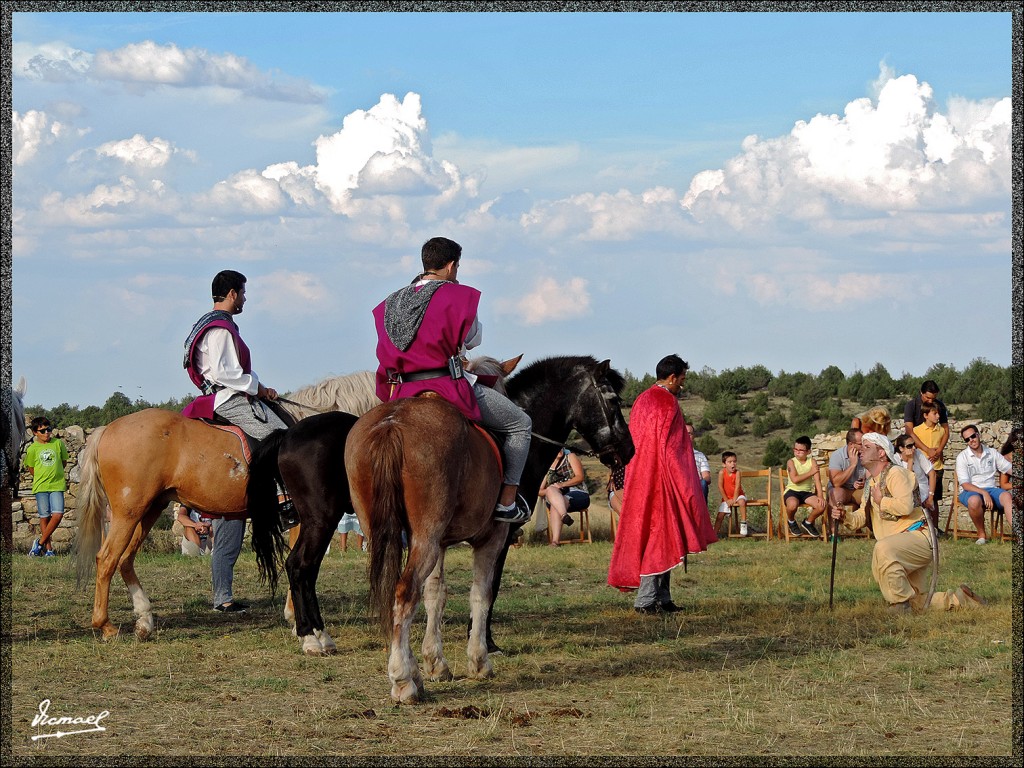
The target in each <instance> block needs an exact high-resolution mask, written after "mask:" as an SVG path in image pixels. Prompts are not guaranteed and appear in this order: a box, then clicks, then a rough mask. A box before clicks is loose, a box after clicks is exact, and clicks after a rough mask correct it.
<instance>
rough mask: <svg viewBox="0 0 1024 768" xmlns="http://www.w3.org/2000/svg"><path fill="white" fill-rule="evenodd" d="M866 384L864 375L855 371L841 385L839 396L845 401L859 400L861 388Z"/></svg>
mask: <svg viewBox="0 0 1024 768" xmlns="http://www.w3.org/2000/svg"><path fill="white" fill-rule="evenodd" d="M863 384H864V374H863V373H861V372H860V371H854V372H853V373H851V374H850V375H849V376H847V377H846V379H845V380H843V382H842V383H841V384H840V385H839V392H838V394H839V396H840V397H841V398H843V399H844V400H859V399H860V388H861V386H862V385H863Z"/></svg>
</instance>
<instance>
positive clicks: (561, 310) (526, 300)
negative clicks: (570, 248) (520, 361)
mask: <svg viewBox="0 0 1024 768" xmlns="http://www.w3.org/2000/svg"><path fill="white" fill-rule="evenodd" d="M495 308H496V309H497V311H498V312H499V313H500V314H504V315H512V316H514V317H516V318H518V320H519V322H520V323H521V324H523V325H542V324H544V323H549V322H551V321H555V320H569V319H572V318H576V317H584V316H586V315H588V314H590V293H589V291H588V283H587V280H585V279H584V278H582V277H573V278H570V279H569V280H567V281H558V280H555V278H553V277H542V278H540V279H539V280H537V282H535V283H534V285H533V288H532V289H531V290H530V291H529V293H527V294H525V295H524V296H522V297H520V298H518V299H499V300H498V301H496V302H495Z"/></svg>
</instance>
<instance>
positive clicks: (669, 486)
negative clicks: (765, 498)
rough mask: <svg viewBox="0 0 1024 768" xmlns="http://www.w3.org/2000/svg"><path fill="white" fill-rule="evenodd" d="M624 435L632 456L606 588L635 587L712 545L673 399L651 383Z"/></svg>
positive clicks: (711, 530)
mask: <svg viewBox="0 0 1024 768" xmlns="http://www.w3.org/2000/svg"><path fill="white" fill-rule="evenodd" d="M629 432H630V434H631V435H632V437H633V445H634V446H635V448H636V455H634V456H633V459H632V460H631V461H630V462H629V464H628V465H627V466H626V486H625V489H624V490H623V495H622V514H621V515H620V517H619V528H618V532H617V533H616V536H615V545H614V547H613V549H612V561H611V565H610V566H609V567H608V584H609V585H611V586H613V587H618V588H619V589H621V590H623V591H625V590H629V589H637V588H638V587H639V586H640V577H641V576H655V575H657V574H660V573H665V572H666V571H669V570H671V569H672V568H675V567H676V566H677V565H679V564H680V563H682V561H683V557H684V556H685V555H687V554H688V553H694V552H703V551H704V550H706V549H707V548H708V544H712V543H714V542H716V541H718V537H717V536H715V531H714V528H713V527H712V525H711V518H710V516H709V515H708V507H707V504H706V502H705V501H704V492H703V490H702V489H701V485H700V476H699V475H698V474H697V464H696V462H694V460H693V447H692V446H691V444H690V436H689V434H687V432H686V421H685V419H684V418H683V414H682V411H680V410H679V404H678V402H677V401H676V398H675V396H674V395H673V394H672V393H671V392H669V391H667V390H666V389H664V388H662V387H659V386H657V385H655V386H653V387H651V388H650V389H648V390H647V391H646V392H643V393H642V394H641V395H640V396H639V397H638V398H637V399H636V402H635V403H634V404H633V409H632V411H631V412H630V417H629Z"/></svg>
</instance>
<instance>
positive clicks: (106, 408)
mask: <svg viewBox="0 0 1024 768" xmlns="http://www.w3.org/2000/svg"><path fill="white" fill-rule="evenodd" d="M624 376H625V379H626V387H625V390H624V391H623V400H624V401H625V402H626V404H627V405H632V404H633V401H634V400H636V398H637V395H639V394H640V393H641V392H643V391H644V390H645V389H647V388H648V387H650V386H651V385H652V384H654V376H653V375H651V374H645V375H644V376H643V377H642V378H637V377H636V376H634V375H633V374H632V373H630V372H629V371H625V372H624ZM926 379H932V380H934V381H935V382H936V383H937V384H938V385H939V390H940V394H939V399H941V400H942V401H943V402H944V403H946V405H947V406H953V405H955V404H957V403H969V404H971V405H973V406H975V413H976V414H977V416H978V418H979V419H981V420H983V421H995V420H998V419H1009V418H1012V406H1011V400H1012V395H1011V393H1012V391H1013V384H1012V369H1011V368H1008V367H1002V366H998V365H993V364H992V363H990V362H988V361H987V360H985V359H982V358H978V359H975V360H973V361H971V363H970V364H969V365H968V366H967V367H966V368H964V370H962V371H958V370H957V369H956V368H955V367H954V366H952V365H946V364H944V363H938V364H936V365H933V366H932V367H930V368H929V369H928V370H927V371H925V372H924V374H923V375H921V376H912V375H910V374H909V373H903V374H902V375H901V376H900V378H898V379H894V378H893V377H892V375H891V374H890V373H889V372H888V371H887V370H886V369H885V366H883V365H882V364H881V363H876V364H875V366H874V367H873V368H872V369H871V370H870V371H868V372H867V373H861V372H860V371H855V372H854V373H852V374H850V375H849V376H847V375H846V374H844V373H843V372H842V370H840V369H839V368H837V367H836V366H834V365H830V366H829V367H828V368H826V369H825V370H823V371H822V372H821V373H819V374H818V375H817V376H815V375H814V374H810V373H787V372H786V371H779V372H778V373H777V374H773V373H772V372H771V371H769V370H768V369H767V368H765V367H764V366H763V365H755V366H752V367H750V368H745V367H744V368H733V369H729V370H725V371H722V372H721V373H719V372H716V371H715V370H713V369H711V368H707V367H705V368H702V369H701V370H699V371H690V372H689V373H688V374H687V376H686V392H687V393H689V394H691V395H697V396H699V397H701V398H702V399H704V400H706V401H708V406H707V408H706V409H705V412H704V420H707V421H709V422H713V423H718V424H724V425H725V426H726V428H727V430H728V428H729V425H730V422H733V424H732V428H733V429H740V428H744V427H742V426H741V425H743V424H745V423H747V422H748V421H749V423H750V429H751V430H752V431H753V432H754V434H755V435H756V434H758V433H759V432H761V433H762V434H767V433H768V432H771V431H773V430H774V429H778V428H780V427H781V426H782V425H776V424H774V423H773V420H778V418H779V412H778V410H777V409H774V410H773V409H771V408H769V407H768V398H769V397H782V398H787V399H789V400H791V401H792V404H791V407H790V409H789V411H790V412H789V417H788V419H786V421H787V424H786V426H793V427H798V426H800V425H802V424H805V423H806V424H807V425H810V424H813V423H815V422H818V421H820V420H822V419H824V420H826V421H827V423H828V428H829V431H834V430H838V429H844V428H845V427H846V426H847V425H848V424H849V416H848V415H844V413H846V412H848V411H849V409H848V408H847V409H845V411H844V409H843V401H847V402H854V403H858V404H859V405H862V406H863V407H864V408H867V407H869V406H871V405H874V404H875V403H876V402H880V401H886V400H893V399H896V398H908V399H909V398H910V397H913V396H914V395H916V394H917V393H918V392H919V391H920V388H921V382H922V381H924V380H926ZM750 393H756V396H755V397H754V398H752V399H751V400H749V401H748V402H747V403H746V404H745V405H741V404H740V403H738V402H737V399H736V398H737V397H738V396H739V395H747V394H750ZM191 399H192V398H191V397H183V398H180V399H173V398H172V399H170V400H167V401H165V402H162V403H150V402H147V401H146V400H143V399H141V398H139V399H137V400H135V401H132V400H130V399H129V398H128V396H127V395H126V394H124V393H123V392H114V394H112V395H111V396H110V397H108V398H107V401H106V402H105V403H104V404H103V405H102V406H97V405H89V406H86V407H85V408H79V407H78V406H72V405H69V404H68V403H61V404H60V405H58V406H55V407H53V408H45V407H43V406H42V405H32V406H28V407H26V409H25V412H26V414H27V415H28V416H29V417H30V418H31V417H34V416H46V417H47V418H48V419H49V420H50V423H51V424H53V425H54V426H57V427H68V426H71V425H72V424H77V425H79V426H81V427H84V428H86V429H89V428H92V427H98V426H101V425H103V424H109V423H110V422H111V421H113V420H114V419H117V418H120V417H121V416H125V415H127V414H129V413H134V412H136V411H141V410H143V409H145V408H162V409H164V410H168V411H180V410H181V409H182V408H184V407H185V406H186V405H187V404H188V403H189V402H190V401H191ZM744 413H745V414H747V415H748V417H747V418H744V417H743V414H744ZM899 415H901V414H894V416H899ZM744 429H745V428H744Z"/></svg>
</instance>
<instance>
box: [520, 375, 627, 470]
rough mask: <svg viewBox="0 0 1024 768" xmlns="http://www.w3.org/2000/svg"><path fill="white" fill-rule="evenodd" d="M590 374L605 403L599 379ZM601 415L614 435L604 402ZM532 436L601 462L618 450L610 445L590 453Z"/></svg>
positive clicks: (541, 436) (540, 436)
mask: <svg viewBox="0 0 1024 768" xmlns="http://www.w3.org/2000/svg"><path fill="white" fill-rule="evenodd" d="M589 373H590V383H591V384H592V385H593V387H594V389H595V390H597V392H598V394H599V395H600V396H601V400H602V401H603V400H604V399H605V397H604V394H603V393H602V392H601V387H600V386H599V385H598V383H597V379H596V378H594V374H593V372H592V371H590V372H589ZM601 413H603V414H604V420H605V425H606V426H607V427H608V431H609V433H612V434H614V431H615V430H614V429H613V425H612V419H611V417H610V416H609V414H608V409H607V408H606V407H605V405H604V403H603V402H602V403H601ZM620 413H621V412H620ZM530 434H531V435H532V436H533V437H535V438H536V439H538V440H541V441H543V442H545V443H550V444H551V445H557V446H558V447H559V448H568V449H569V450H570V451H572V452H573V453H576V454H580V455H582V456H590V457H591V458H594V459H598V460H600V459H601V458H602V457H603V456H606V455H607V454H609V453H612V454H614V453H616V449H615V448H613V447H612V446H610V445H608V446H605V447H604V448H602V449H601V450H600V451H596V452H595V451H588V450H585V449H583V448H577V447H575V446H572V445H568V444H567V443H560V442H558V441H557V440H552V439H551V438H550V437H544V435H540V434H537V433H536V432H530ZM602 463H603V462H602Z"/></svg>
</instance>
